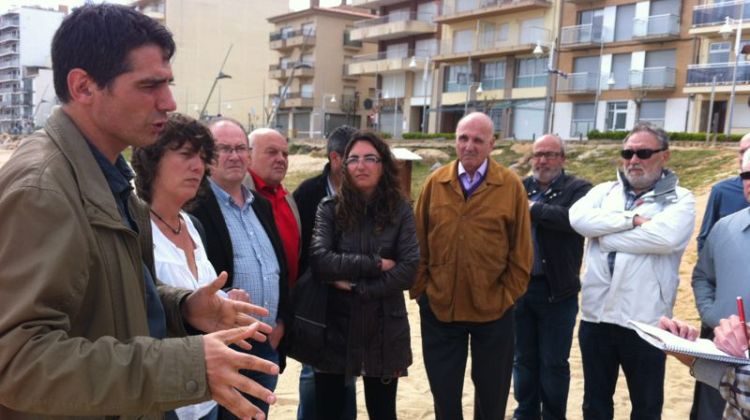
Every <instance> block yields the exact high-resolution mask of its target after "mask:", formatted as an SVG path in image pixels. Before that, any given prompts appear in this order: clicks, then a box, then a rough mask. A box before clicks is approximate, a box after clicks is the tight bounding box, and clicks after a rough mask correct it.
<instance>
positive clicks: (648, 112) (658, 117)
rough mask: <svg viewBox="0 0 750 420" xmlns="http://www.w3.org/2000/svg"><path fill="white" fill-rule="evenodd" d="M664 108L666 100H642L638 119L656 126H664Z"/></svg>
mask: <svg viewBox="0 0 750 420" xmlns="http://www.w3.org/2000/svg"><path fill="white" fill-rule="evenodd" d="M666 108H667V101H643V102H642V103H641V112H640V116H639V119H640V120H641V121H643V122H649V123H651V124H653V125H655V126H657V127H662V128H664V114H665V111H666Z"/></svg>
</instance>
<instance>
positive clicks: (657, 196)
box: [617, 169, 679, 204]
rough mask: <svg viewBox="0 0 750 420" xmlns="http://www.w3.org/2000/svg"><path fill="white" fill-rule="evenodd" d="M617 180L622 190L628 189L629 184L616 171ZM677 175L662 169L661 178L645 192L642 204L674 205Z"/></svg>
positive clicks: (619, 171)
mask: <svg viewBox="0 0 750 420" xmlns="http://www.w3.org/2000/svg"><path fill="white" fill-rule="evenodd" d="M617 179H618V180H619V181H620V183H621V184H622V186H623V190H628V189H630V183H629V182H628V180H627V178H625V175H624V174H623V173H622V171H621V170H618V171H617ZM678 184H679V180H678V179H677V175H675V173H674V172H672V171H670V170H669V169H662V173H661V178H659V180H658V181H656V184H654V186H653V187H652V188H651V190H649V191H648V192H646V193H645V194H644V195H643V197H642V199H643V201H644V202H657V203H662V204H666V203H674V202H675V201H677V185H678Z"/></svg>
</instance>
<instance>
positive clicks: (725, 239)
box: [690, 135, 750, 420]
mask: <svg viewBox="0 0 750 420" xmlns="http://www.w3.org/2000/svg"><path fill="white" fill-rule="evenodd" d="M743 143H745V148H747V146H750V135H745V137H743V138H742V140H741V141H740V148H743ZM749 158H750V152H748V151H745V154H744V159H743V157H742V156H740V169H741V171H742V172H740V174H739V176H736V177H734V178H736V179H737V181H738V182H739V185H740V188H741V189H740V190H739V191H738V192H735V191H734V190H731V191H732V195H735V194H737V195H740V194H741V195H740V197H741V198H742V200H743V202H744V206H743V207H741V208H739V210H737V211H736V212H734V213H732V214H729V215H728V216H725V217H721V218H720V219H719V220H718V221H716V222H715V224H714V225H713V227H712V228H711V230H710V233H708V235H707V237H706V238H705V240H704V242H703V247H702V248H701V249H700V252H699V256H698V262H697V263H696V265H695V268H694V269H693V281H692V286H693V294H694V295H695V305H696V306H697V307H698V313H699V314H700V317H701V337H702V338H709V339H713V338H714V334H713V330H714V328H716V327H717V326H718V325H719V320H720V319H722V318H727V317H729V315H732V314H734V313H735V312H736V310H737V305H736V300H735V298H736V297H737V296H742V297H743V298H744V299H746V300H747V299H750V287H748V285H747V280H746V277H747V273H746V270H744V266H743V265H742V264H738V261H742V260H743V259H744V258H746V254H747V245H750V236H748V234H747V230H746V229H745V228H746V227H747V226H748V223H750V214H749V213H748V211H746V210H745V211H743V209H744V208H745V207H747V204H748V201H747V200H748V198H750V196H748V194H749V193H750V162H748V160H750V159H749ZM734 178H730V179H728V180H725V181H722V183H729V182H732V183H733V181H734ZM720 184H721V183H720ZM717 185H719V184H717ZM730 185H731V184H730ZM715 191H716V190H715V189H713V188H712V190H711V197H714V192H715ZM723 191H725V194H726V195H727V197H724V198H727V199H729V197H728V195H729V194H728V191H730V190H729V189H724V190H723ZM732 198H739V197H732ZM730 200H731V199H730ZM734 205H735V206H738V207H739V203H734ZM708 211H709V209H706V213H707V214H708ZM706 221H707V219H706V217H704V219H703V223H704V226H705V224H706ZM725 405H726V401H725V400H724V398H722V396H721V394H719V391H718V390H717V389H716V388H714V387H711V386H708V385H706V384H704V383H701V382H696V389H695V394H694V395H693V408H692V410H691V412H690V418H691V419H701V420H702V419H716V418H720V417H721V414H722V413H723V412H724V407H725Z"/></svg>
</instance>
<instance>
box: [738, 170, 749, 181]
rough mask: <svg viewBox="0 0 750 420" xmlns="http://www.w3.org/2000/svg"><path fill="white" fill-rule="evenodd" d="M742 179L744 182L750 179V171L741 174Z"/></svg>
mask: <svg viewBox="0 0 750 420" xmlns="http://www.w3.org/2000/svg"><path fill="white" fill-rule="evenodd" d="M740 178H742V179H743V180H744V181H747V180H749V179H750V171H745V172H740Z"/></svg>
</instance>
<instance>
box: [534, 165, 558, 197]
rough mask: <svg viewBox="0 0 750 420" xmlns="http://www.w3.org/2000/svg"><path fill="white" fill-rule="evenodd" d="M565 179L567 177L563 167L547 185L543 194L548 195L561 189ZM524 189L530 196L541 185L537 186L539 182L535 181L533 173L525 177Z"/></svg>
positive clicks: (536, 192) (536, 191)
mask: <svg viewBox="0 0 750 420" xmlns="http://www.w3.org/2000/svg"><path fill="white" fill-rule="evenodd" d="M565 179H567V175H565V169H563V170H562V171H561V172H560V175H558V176H557V177H556V178H555V179H554V180H552V183H551V184H550V185H549V188H547V190H546V191H544V195H545V196H547V195H550V194H553V193H556V192H558V191H561V190H562V189H563V187H564V186H565ZM526 182H527V185H526V187H527V188H526V189H527V190H528V192H527V194H528V195H529V196H532V195H534V194H538V193H539V190H540V189H541V187H540V186H539V183H538V182H537V180H536V178H534V176H533V175H530V176H529V177H527V178H526Z"/></svg>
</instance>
